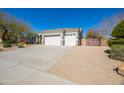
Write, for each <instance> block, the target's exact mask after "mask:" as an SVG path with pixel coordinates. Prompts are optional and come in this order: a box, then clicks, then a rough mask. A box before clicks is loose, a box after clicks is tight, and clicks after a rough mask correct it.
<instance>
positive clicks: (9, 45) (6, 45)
mask: <svg viewBox="0 0 124 93" xmlns="http://www.w3.org/2000/svg"><path fill="white" fill-rule="evenodd" d="M2 44H3V47H4V48H7V47H12V44H11V42H10V41H3V42H2Z"/></svg>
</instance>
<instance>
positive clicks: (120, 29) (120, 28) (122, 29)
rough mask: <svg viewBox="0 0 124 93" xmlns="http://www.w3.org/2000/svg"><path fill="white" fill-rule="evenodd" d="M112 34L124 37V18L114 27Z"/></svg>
mask: <svg viewBox="0 0 124 93" xmlns="http://www.w3.org/2000/svg"><path fill="white" fill-rule="evenodd" d="M112 36H113V37H115V38H124V20H123V21H121V22H120V23H118V24H117V25H116V26H115V27H114V29H113V31H112Z"/></svg>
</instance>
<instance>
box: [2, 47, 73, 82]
mask: <svg viewBox="0 0 124 93" xmlns="http://www.w3.org/2000/svg"><path fill="white" fill-rule="evenodd" d="M70 49H71V47H57V46H56V47H54V46H41V45H36V46H33V47H28V48H20V49H16V50H11V51H6V52H0V84H73V83H72V82H71V81H68V80H64V79H62V78H60V77H57V76H54V75H52V74H49V73H47V72H46V71H47V70H48V69H49V68H50V67H52V66H53V65H54V64H55V63H56V62H57V61H58V60H59V59H60V58H62V57H63V56H64V55H65V54H66V53H67V52H69V51H70Z"/></svg>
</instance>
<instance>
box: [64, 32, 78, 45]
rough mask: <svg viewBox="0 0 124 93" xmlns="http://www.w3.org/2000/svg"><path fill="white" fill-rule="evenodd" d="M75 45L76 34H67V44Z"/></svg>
mask: <svg viewBox="0 0 124 93" xmlns="http://www.w3.org/2000/svg"><path fill="white" fill-rule="evenodd" d="M75 45H76V34H66V35H65V46H75Z"/></svg>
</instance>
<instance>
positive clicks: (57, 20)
mask: <svg viewBox="0 0 124 93" xmlns="http://www.w3.org/2000/svg"><path fill="white" fill-rule="evenodd" d="M0 10H2V11H4V12H8V13H9V14H11V15H14V16H16V17H17V18H19V19H20V20H23V21H25V22H27V23H29V24H30V25H31V26H32V29H33V30H34V31H37V32H39V31H43V30H46V29H57V28H82V29H83V30H84V31H83V35H84V36H85V34H86V32H87V31H88V29H90V28H92V27H95V26H97V24H99V23H100V22H101V21H102V20H103V19H104V18H106V17H110V16H112V15H115V14H118V13H122V12H124V9H120V8H118V9H115V8H109V9H108V8H105V9H104V8H103V9H100V8H46V9H45V8H27V9H25V8H18V9H17V8H5V9H4V8H3V9H0Z"/></svg>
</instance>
